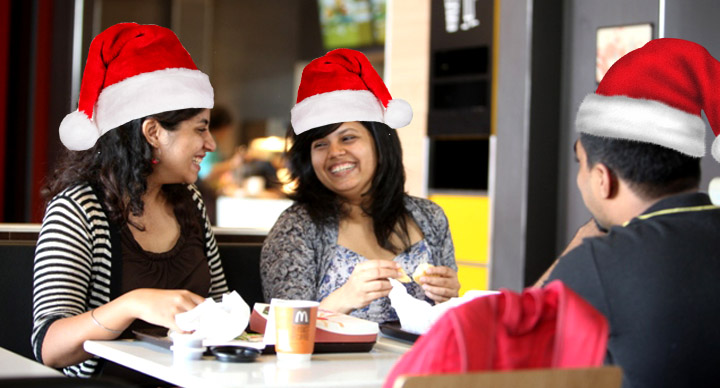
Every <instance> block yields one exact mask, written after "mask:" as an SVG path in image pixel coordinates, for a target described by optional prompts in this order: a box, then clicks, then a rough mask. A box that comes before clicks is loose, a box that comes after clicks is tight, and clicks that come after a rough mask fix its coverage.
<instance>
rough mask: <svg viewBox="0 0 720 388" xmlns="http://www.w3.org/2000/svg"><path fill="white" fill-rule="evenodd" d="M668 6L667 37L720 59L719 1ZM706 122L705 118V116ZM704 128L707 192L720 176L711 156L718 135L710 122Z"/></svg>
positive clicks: (669, 1) (678, 1) (673, 1)
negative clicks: (706, 51)
mask: <svg viewBox="0 0 720 388" xmlns="http://www.w3.org/2000/svg"><path fill="white" fill-rule="evenodd" d="M665 4H666V5H665V37H666V38H680V39H687V40H690V41H693V42H696V43H698V44H700V45H702V46H703V47H705V48H706V49H707V50H708V51H709V52H710V54H712V55H713V56H714V57H715V58H716V59H718V60H720V39H719V38H720V32H719V31H718V20H719V19H720V2H718V1H717V0H693V1H692V3H691V4H692V6H690V5H689V3H688V2H687V1H682V0H666V2H665ZM716 90H718V89H716ZM703 119H705V117H704V115H703ZM705 125H706V126H707V128H708V130H706V131H705V134H706V135H705V146H706V155H705V157H704V158H703V160H702V162H701V168H702V181H701V182H700V189H701V190H702V191H707V189H708V184H709V183H710V180H711V179H712V178H714V177H718V176H720V163H718V162H717V161H716V160H715V159H713V157H712V156H711V155H710V146H711V145H712V143H713V141H714V140H715V135H713V132H712V131H711V130H710V129H709V128H710V127H709V124H708V122H707V119H705ZM715 130H720V128H715Z"/></svg>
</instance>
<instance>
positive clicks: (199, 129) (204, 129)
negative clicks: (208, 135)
mask: <svg viewBox="0 0 720 388" xmlns="http://www.w3.org/2000/svg"><path fill="white" fill-rule="evenodd" d="M197 130H198V132H207V130H208V129H207V127H202V128H198V129H197Z"/></svg>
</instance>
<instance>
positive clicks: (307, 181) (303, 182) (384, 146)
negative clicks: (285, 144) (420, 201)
mask: <svg viewBox="0 0 720 388" xmlns="http://www.w3.org/2000/svg"><path fill="white" fill-rule="evenodd" d="M361 124H362V125H363V126H364V127H365V128H366V129H367V130H368V131H369V132H370V134H371V136H372V138H373V140H374V142H375V152H376V160H377V166H376V168H375V175H374V176H373V179H372V183H371V186H370V189H369V190H368V191H367V192H366V193H363V196H364V197H366V198H367V200H366V201H363V206H362V209H363V211H364V212H365V213H366V214H367V215H369V216H370V217H372V220H373V230H374V232H375V238H376V239H377V242H378V244H379V245H380V246H381V247H383V248H384V249H387V250H389V251H391V252H394V253H395V254H397V253H400V252H402V251H404V250H406V249H408V248H409V247H410V234H409V231H408V224H407V220H408V217H409V216H410V215H409V213H408V211H407V210H406V209H405V204H404V198H405V168H404V167H403V163H402V147H401V146H400V139H399V138H398V135H397V131H396V130H395V129H393V128H390V127H388V126H387V125H385V124H383V123H378V122H365V121H363V122H361ZM340 125H342V123H337V124H330V125H325V126H322V127H318V128H314V129H311V130H309V131H305V132H303V133H301V134H300V135H295V133H294V132H293V131H292V128H291V129H290V130H289V131H288V137H290V138H291V140H292V147H291V148H290V149H289V150H288V152H287V156H288V161H289V165H290V173H291V177H292V179H295V180H296V182H297V188H296V190H295V192H294V193H292V194H290V199H292V200H294V201H296V202H298V203H300V204H303V205H305V208H306V209H307V210H308V213H309V214H310V217H311V218H312V220H313V221H314V222H316V223H319V224H326V223H328V222H332V221H333V220H335V219H336V218H338V217H339V218H342V217H344V216H346V215H347V214H346V210H344V208H343V201H342V198H341V197H340V196H338V195H337V194H335V193H334V192H332V191H331V190H329V189H328V188H327V187H325V185H323V184H322V182H320V180H319V179H318V177H317V175H315V170H313V166H312V161H311V147H310V146H311V145H312V142H313V141H315V140H317V139H320V138H323V137H325V136H327V135H329V134H330V133H332V132H334V131H335V130H337V129H338V128H339V127H340ZM393 234H395V235H396V236H397V237H398V238H399V239H400V243H401V244H400V246H397V245H396V244H393V242H392V241H391V237H392V236H393Z"/></svg>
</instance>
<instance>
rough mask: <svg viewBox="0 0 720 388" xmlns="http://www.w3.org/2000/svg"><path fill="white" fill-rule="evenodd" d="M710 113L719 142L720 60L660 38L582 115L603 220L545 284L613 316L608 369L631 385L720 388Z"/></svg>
mask: <svg viewBox="0 0 720 388" xmlns="http://www.w3.org/2000/svg"><path fill="white" fill-rule="evenodd" d="M701 110H702V111H704V112H705V115H706V116H707V118H708V121H709V122H710V126H711V127H712V129H713V131H714V133H715V135H716V136H717V135H718V133H719V132H720V62H718V61H717V60H716V59H715V58H713V57H712V56H711V55H710V54H709V53H708V52H707V50H705V49H704V48H703V47H702V46H699V45H697V44H695V43H692V42H688V41H684V40H679V39H657V40H653V41H651V42H650V43H648V44H647V45H645V46H644V47H642V48H640V49H637V50H635V51H633V52H631V53H629V54H627V55H626V56H624V57H622V58H621V59H620V60H618V61H617V62H616V63H615V65H613V67H612V68H611V69H610V70H609V71H608V73H607V74H606V75H605V78H603V80H602V82H601V83H600V85H599V86H598V89H597V90H596V92H595V93H593V94H590V95H588V96H586V98H585V99H584V101H583V102H582V104H581V105H580V108H579V110H578V113H577V119H576V126H577V130H578V131H579V132H580V135H579V139H578V140H577V141H576V143H575V154H576V158H577V161H578V163H579V170H578V174H577V185H578V188H579V190H580V193H581V195H582V198H583V202H584V203H585V206H586V207H587V209H588V210H589V211H590V213H591V214H592V216H593V220H591V221H590V222H588V223H587V224H585V225H584V226H582V227H581V228H580V230H578V233H577V234H576V236H575V237H574V238H573V240H572V241H571V242H570V245H569V246H568V248H567V249H566V250H565V252H564V253H565V254H564V255H563V256H561V257H560V259H558V261H556V263H555V264H554V267H551V268H550V269H549V270H548V273H549V277H547V273H546V276H544V278H545V277H547V278H546V279H541V280H540V281H539V282H538V284H542V283H543V282H544V281H546V280H547V281H548V282H549V281H551V280H555V279H560V280H562V281H563V282H565V284H567V285H568V286H569V287H570V288H572V289H573V290H574V291H576V292H577V293H578V294H580V295H581V296H583V297H584V298H585V299H586V300H587V301H589V302H590V303H591V304H592V305H593V306H594V307H595V308H597V309H598V310H599V311H600V312H602V313H603V314H604V315H605V316H606V317H607V318H608V321H609V323H610V338H609V340H608V352H607V357H606V362H607V363H610V364H616V365H619V366H621V367H622V369H623V375H624V376H623V387H633V388H639V387H653V388H657V387H706V386H714V385H716V384H719V382H720V352H719V351H718V347H720V303H718V302H717V299H718V294H720V208H718V207H716V206H713V205H712V204H711V202H710V199H709V197H708V196H707V195H706V194H704V193H700V192H699V191H698V186H699V182H700V158H701V157H702V156H703V155H704V153H705V144H704V139H705V124H704V122H703V120H702V117H701ZM712 155H713V157H714V158H715V159H716V160H720V140H718V139H717V137H716V139H715V141H714V142H713V145H712Z"/></svg>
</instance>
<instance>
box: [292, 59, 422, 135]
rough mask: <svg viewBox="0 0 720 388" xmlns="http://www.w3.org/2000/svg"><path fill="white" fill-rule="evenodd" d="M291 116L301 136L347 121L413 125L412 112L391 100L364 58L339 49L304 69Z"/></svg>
mask: <svg viewBox="0 0 720 388" xmlns="http://www.w3.org/2000/svg"><path fill="white" fill-rule="evenodd" d="M290 116H291V120H290V121H291V122H292V126H293V129H294V131H295V133H296V134H298V135H299V134H301V133H303V132H305V131H307V130H309V129H312V128H317V127H321V126H323V125H327V124H334V123H342V122H347V121H376V122H380V123H385V124H387V125H388V126H389V127H391V128H401V127H404V126H406V125H408V124H410V121H411V120H412V108H411V107H410V104H408V103H407V102H406V101H404V100H399V99H393V98H392V97H391V96H390V92H388V90H387V87H386V86H385V83H384V82H383V80H382V78H380V76H379V75H378V73H377V72H376V71H375V69H374V68H373V67H372V65H371V64H370V61H368V59H367V58H366V57H365V55H363V54H362V53H361V52H359V51H355V50H350V49H337V50H333V51H330V52H329V53H327V54H325V55H324V56H322V57H320V58H317V59H315V60H313V61H312V62H310V63H309V64H308V65H307V66H305V69H303V73H302V78H301V79H300V87H299V88H298V96H297V103H296V104H295V106H294V107H293V108H292V110H291V111H290Z"/></svg>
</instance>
